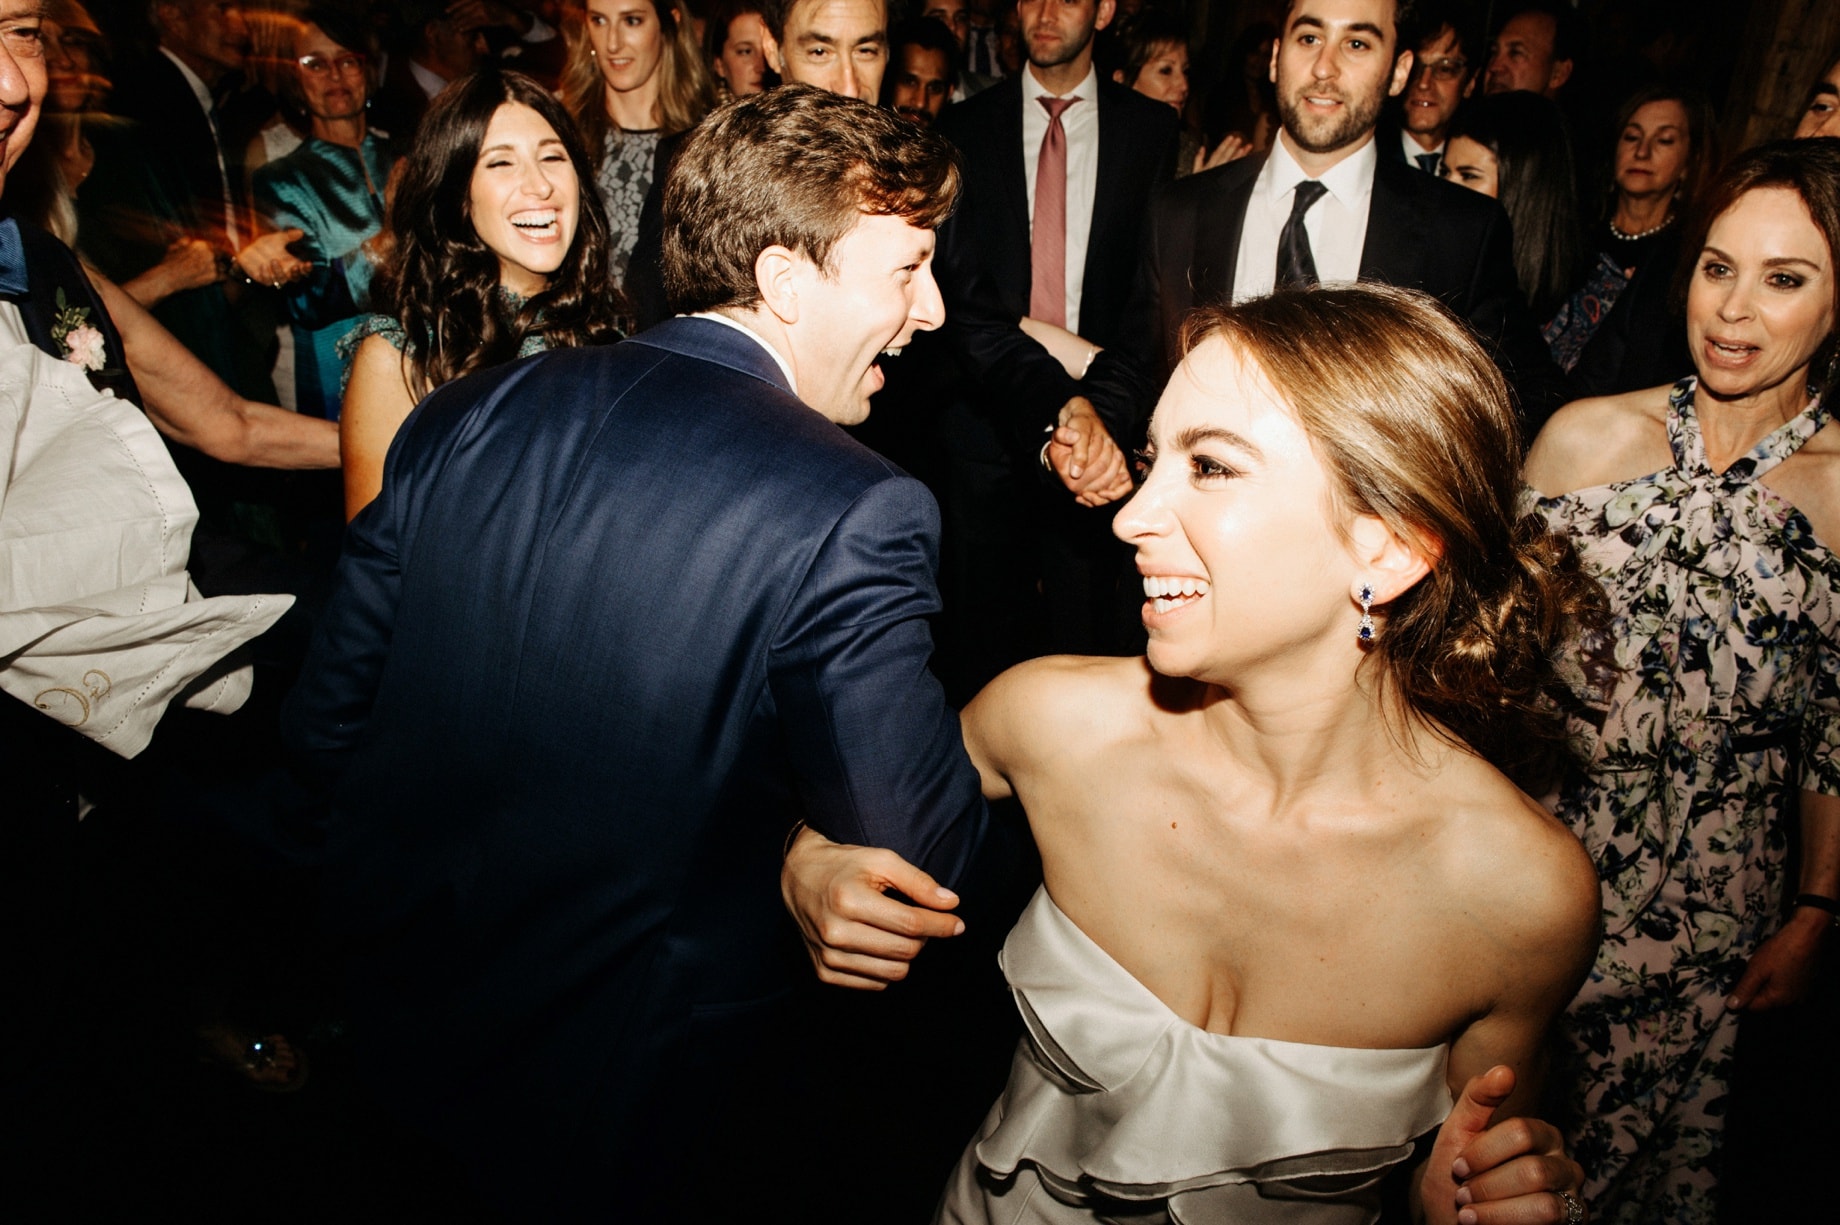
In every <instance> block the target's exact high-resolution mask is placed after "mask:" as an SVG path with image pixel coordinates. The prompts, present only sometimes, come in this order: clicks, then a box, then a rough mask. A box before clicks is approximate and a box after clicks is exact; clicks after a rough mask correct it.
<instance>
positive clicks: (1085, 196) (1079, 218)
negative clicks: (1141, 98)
mask: <svg viewBox="0 0 1840 1225" xmlns="http://www.w3.org/2000/svg"><path fill="white" fill-rule="evenodd" d="M1044 94H1049V95H1053V96H1055V97H1061V98H1078V99H1080V101H1079V102H1078V103H1076V104H1075V105H1073V106H1070V107H1068V108H1067V109H1066V110H1064V111H1062V112H1061V128H1062V130H1063V131H1065V132H1066V133H1067V248H1066V250H1067V282H1066V284H1067V330H1068V331H1069V332H1075V333H1077V332H1078V331H1079V330H1080V290H1081V289H1082V288H1083V287H1084V285H1085V283H1086V241H1087V237H1088V235H1089V234H1090V233H1091V231H1092V215H1093V194H1094V193H1095V192H1096V191H1098V189H1099V73H1098V71H1097V70H1096V69H1088V70H1087V72H1086V79H1085V80H1083V81H1081V82H1080V83H1079V84H1078V85H1076V86H1074V87H1073V89H1072V90H1070V91H1069V92H1068V93H1065V94H1055V93H1054V91H1053V90H1051V89H1049V88H1048V87H1047V86H1045V85H1043V84H1042V83H1041V82H1040V81H1039V80H1037V79H1036V77H1035V65H1033V64H1028V65H1025V66H1024V68H1023V73H1022V169H1023V173H1024V174H1025V175H1027V176H1028V183H1029V229H1030V237H1031V240H1032V239H1033V231H1034V228H1035V169H1036V165H1035V164H1036V162H1037V160H1038V159H1039V158H1040V157H1041V142H1042V141H1043V140H1045V139H1046V138H1047V135H1048V112H1047V110H1046V109H1044V108H1043V106H1042V105H1041V103H1040V102H1038V101H1036V99H1038V98H1040V97H1041V96H1042V95H1044ZM1273 250H1274V251H1275V250H1276V248H1273ZM1272 258H1273V259H1276V258H1277V256H1276V255H1275V254H1274V255H1273V256H1272Z"/></svg>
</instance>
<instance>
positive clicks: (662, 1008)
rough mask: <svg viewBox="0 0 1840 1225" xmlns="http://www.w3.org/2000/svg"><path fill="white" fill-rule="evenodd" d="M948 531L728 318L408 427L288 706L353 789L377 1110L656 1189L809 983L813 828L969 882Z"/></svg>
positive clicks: (358, 530) (422, 415) (335, 885)
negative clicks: (800, 844)
mask: <svg viewBox="0 0 1840 1225" xmlns="http://www.w3.org/2000/svg"><path fill="white" fill-rule="evenodd" d="M938 532H939V522H938V510H937V507H936V506H935V504H934V502H933V499H932V497H931V496H930V495H929V494H928V493H927V491H926V490H925V488H924V487H923V486H921V485H920V484H919V483H918V482H917V481H915V480H913V479H912V478H910V477H908V476H906V475H905V474H903V473H902V472H900V471H899V470H898V469H896V468H894V467H893V466H891V465H890V464H888V463H887V462H886V461H884V460H882V459H881V458H879V457H878V456H876V455H875V454H874V453H872V452H870V451H869V450H867V449H866V448H864V447H862V446H860V445H859V444H857V443H855V442H854V441H852V440H851V439H850V438H848V437H847V436H846V435H845V434H844V433H843V431H842V430H840V429H839V428H838V427H837V426H835V425H833V424H832V423H831V422H829V421H827V420H825V419H824V418H823V417H821V416H820V415H819V414H818V413H817V412H815V411H813V410H812V409H811V408H809V407H807V406H806V405H804V404H803V403H801V402H800V401H799V400H798V399H797V398H795V397H794V396H793V394H792V393H791V392H790V391H789V390H788V387H787V384H786V381H785V378H784V377H783V375H782V374H781V372H780V370H779V368H778V366H777V365H776V364H775V363H774V361H773V360H772V358H771V357H770V356H769V354H768V353H767V352H766V351H765V350H764V349H763V348H762V347H761V346H760V345H759V344H758V343H756V342H755V341H754V340H753V339H751V338H750V337H748V336H746V335H744V334H742V333H740V332H738V331H736V330H734V329H732V328H729V327H726V326H723V325H722V324H719V323H715V322H712V321H709V320H701V319H673V320H669V321H667V322H665V323H663V324H661V325H660V326H658V327H657V328H655V329H653V330H652V331H650V332H647V333H645V334H643V335H641V336H638V337H636V338H634V339H631V340H627V341H624V342H622V343H620V344H617V345H614V346H610V347H605V348H593V349H580V350H565V351H559V352H554V353H549V354H546V355H543V356H541V357H536V358H532V359H529V360H526V361H522V362H516V363H513V364H510V365H508V366H505V367H501V368H498V369H495V370H492V371H490V372H487V373H484V374H480V375H476V376H473V377H471V378H467V379H462V380H460V381H458V382H456V383H454V384H450V385H449V386H447V387H444V388H442V389H440V390H438V391H436V392H435V393H434V394H433V395H432V396H430V397H429V398H428V399H427V400H426V401H425V402H424V403H423V404H422V405H421V406H420V407H419V408H418V409H417V410H416V411H415V413H414V414H413V415H412V416H411V417H410V418H409V420H408V422H407V423H405V425H404V427H403V430H402V432H401V434H399V436H398V438H397V441H396V443H395V445H394V447H393V448H392V450H391V454H390V457H389V461H388V464H387V466H386V472H385V479H384V487H383V493H382V495H381V496H380V497H379V498H378V500H377V501H376V502H375V503H373V504H372V505H371V506H370V507H369V508H368V509H366V510H365V511H364V513H362V514H361V515H360V516H359V517H358V518H357V520H356V521H355V522H354V523H353V524H352V526H351V529H350V533H349V535H348V537H347V541H346V545H345V554H344V556H343V558H342V559H341V561H340V565H339V570H338V575H337V583H336V588H335V591H334V594H333V597H332V599H331V602H330V605H329V607H328V609H327V611H326V613H325V615H324V618H323V621H322V624H321V626H320V628H319V631H318V635H317V638H316V640H315V643H314V647H313V649H312V651H311V654H310V656H309V658H308V660H307V664H306V667H305V670H304V673H303V676H302V678H301V681H300V684H299V686H298V688H297V690H296V691H295V693H294V694H293V695H292V697H291V698H290V704H289V709H288V712H287V719H288V723H289V727H290V734H291V736H292V738H293V740H294V743H295V744H296V746H297V747H298V748H299V749H300V750H302V751H303V752H304V753H306V754H308V755H309V756H311V757H313V758H316V759H317V760H318V761H319V762H320V763H321V764H322V765H324V766H325V767H326V768H327V769H328V770H329V771H330V773H331V774H332V776H333V778H334V779H335V780H336V782H335V797H336V798H335V803H334V820H333V825H332V828H331V830H330V834H329V861H330V863H329V868H328V874H329V880H328V890H329V900H328V908H329V911H330V914H331V917H332V920H333V922H334V923H335V925H337V926H339V927H340V928H342V929H343V931H344V932H345V933H346V934H348V935H349V936H350V937H352V938H353V939H354V940H355V941H356V942H357V947H358V955H357V956H356V957H355V959H354V965H355V967H356V973H355V980H354V985H353V991H354V1003H353V1009H354V1023H355V1025H356V1027H357V1033H358V1036H359V1037H360V1039H365V1038H368V1039H369V1044H370V1046H371V1047H372V1049H378V1048H381V1049H382V1050H383V1051H384V1052H386V1053H387V1054H388V1056H389V1057H388V1058H387V1059H385V1060H383V1061H382V1062H381V1065H380V1071H379V1072H377V1073H376V1074H375V1075H374V1079H375V1078H376V1077H377V1076H381V1078H382V1079H383V1080H384V1082H385V1083H384V1084H383V1086H382V1090H383V1092H384V1094H385V1095H386V1096H387V1097H390V1098H393V1099H395V1100H397V1101H399V1102H407V1103H414V1108H415V1109H416V1110H417V1111H418V1112H420V1113H422V1114H423V1115H424V1120H423V1121H424V1123H425V1124H426V1125H428V1126H429V1127H430V1128H431V1129H433V1130H435V1131H437V1132H438V1133H440V1134H441V1135H443V1136H444V1137H446V1138H447V1139H448V1140H450V1141H451V1142H452V1143H453V1144H455V1145H456V1146H460V1147H462V1148H464V1149H467V1150H476V1151H481V1152H489V1153H491V1155H492V1161H493V1162H495V1163H497V1164H498V1165H500V1166H502V1167H504V1168H506V1169H508V1170H510V1169H516V1168H518V1167H520V1166H521V1167H522V1169H523V1171H524V1173H526V1174H529V1173H530V1172H531V1171H534V1170H543V1171H544V1173H543V1174H542V1176H541V1179H542V1180H543V1181H548V1180H551V1179H555V1178H566V1177H575V1178H576V1179H577V1180H578V1181H579V1179H580V1178H581V1177H583V1176H587V1177H592V1178H600V1177H602V1176H608V1177H613V1178H615V1179H618V1180H621V1182H622V1183H623V1184H624V1185H626V1186H627V1187H630V1186H631V1185H632V1182H631V1181H630V1180H633V1179H639V1180H643V1179H644V1178H645V1177H646V1176H647V1174H648V1171H647V1170H645V1169H643V1168H640V1169H635V1168H633V1165H634V1162H635V1161H641V1160H642V1156H641V1155H642V1154H644V1153H646V1152H647V1151H649V1149H648V1146H647V1145H646V1144H645V1143H644V1141H645V1139H646V1137H647V1134H648V1132H650V1131H653V1130H656V1129H657V1128H659V1126H660V1123H659V1116H658V1115H657V1114H656V1113H655V1109H657V1108H662V1107H659V1105H658V1104H659V1103H660V1102H661V1101H662V1102H668V1101H669V1100H670V1099H671V1098H672V1097H673V1096H680V1097H681V1096H683V1095H686V1094H689V1095H691V1096H694V1092H695V1091H693V1090H692V1089H690V1088H688V1087H687V1082H686V1080H685V1073H684V1072H683V1069H684V1067H685V1066H686V1063H687V1062H689V1061H700V1062H701V1063H702V1064H704V1065H707V1064H708V1063H709V1061H710V1060H711V1059H715V1060H716V1061H717V1062H718V1063H719V1062H720V1061H721V1060H722V1059H724V1058H731V1057H732V1058H734V1059H736V1060H741V1061H743V1062H745V1060H746V1058H747V1056H746V1054H745V1053H744V1047H745V1042H746V1038H747V1036H748V1033H749V1031H750V1029H751V1028H753V1027H755V1025H756V1022H758V1020H759V1018H760V1017H761V1016H762V1015H763V1011H770V1010H772V1009H773V1008H775V1007H776V1006H778V1005H779V1004H781V1003H783V1001H784V999H785V997H787V995H788V994H789V993H790V991H791V988H792V986H793V984H794V983H795V982H796V981H800V980H802V979H805V978H809V976H810V969H809V966H808V964H807V963H806V962H805V960H804V957H803V954H802V952H801V950H800V948H799V945H798V941H797V938H796V929H795V928H794V927H793V925H792V922H791V920H790V918H789V917H788V916H787V915H786V914H785V913H784V911H783V909H782V907H781V903H780V898H779V880H778V867H779V861H780V852H781V847H782V843H783V840H784V839H785V837H786V835H787V832H788V830H789V828H790V827H791V826H792V824H793V823H794V821H796V820H798V819H801V818H803V819H805V820H808V821H809V822H810V823H811V824H812V825H813V826H815V827H816V828H818V829H820V830H822V831H823V832H825V833H826V834H828V835H830V836H831V837H833V838H837V839H840V840H844V841H849V842H858V843H869V844H876V845H881V846H887V847H891V848H893V849H894V850H896V851H898V852H899V853H901V854H902V855H903V856H905V857H907V858H908V859H910V860H912V861H913V862H916V863H918V864H921V865H922V866H924V867H925V868H926V869H927V870H928V871H930V872H932V873H934V874H935V875H936V876H937V877H938V878H940V879H941V880H942V881H946V882H951V881H954V880H956V879H957V878H958V877H959V876H960V875H961V873H962V871H963V870H964V868H965V867H966V866H967V864H968V862H969V860H970V858H971V855H972V853H973V851H974V849H975V847H976V845H977V843H978V841H979V840H980V838H981V836H982V832H983V827H984V823H985V821H986V813H985V809H984V806H983V802H982V799H981V798H980V795H979V784H978V779H977V775H976V772H975V771H974V769H973V768H972V766H971V763H970V761H969V759H968V758H967V757H966V755H965V752H964V748H963V746H962V743H961V742H960V739H959V731H958V721H957V719H956V717H955V716H954V715H953V713H952V711H951V710H950V709H949V708H948V707H947V706H946V704H945V701H944V698H943V694H942V693H941V691H940V689H939V686H938V685H937V683H936V682H935V681H934V680H933V679H932V677H931V675H930V674H929V673H928V671H927V660H928V657H929V655H930V653H931V647H932V643H931V637H930V632H929V629H928V625H927V620H926V619H927V618H928V617H929V616H930V615H931V614H933V613H934V612H935V611H936V610H937V608H938V599H937V595H936V589H935V585H934V571H935V565H936V552H937V541H938ZM399 1043H400V1044H406V1045H399ZM731 1048H732V1056H731V1055H730V1053H729V1052H730V1051H731ZM404 1049H413V1050H414V1051H415V1052H416V1053H415V1055H414V1057H413V1058H412V1059H405V1058H403V1057H402V1052H403V1050H404ZM728 1070H729V1071H730V1072H732V1073H733V1079H728V1078H726V1077H724V1076H722V1075H716V1076H714V1078H713V1081H714V1083H715V1084H717V1085H721V1084H724V1083H727V1084H737V1083H739V1082H740V1081H741V1080H743V1079H744V1078H746V1077H747V1076H749V1075H750V1071H749V1069H747V1068H746V1067H744V1066H743V1067H732V1068H730V1069H728ZM711 1105H719V1104H712V1103H704V1104H702V1105H700V1106H699V1109H704V1108H706V1107H708V1106H711ZM679 1141H681V1137H674V1138H673V1142H674V1143H675V1142H679ZM705 1155H707V1154H705ZM558 1163H560V1164H561V1166H563V1167H565V1168H564V1169H563V1170H561V1171H560V1172H559V1171H558V1170H557V1169H551V1168H548V1167H551V1166H556V1165H557V1164H558ZM578 1163H586V1164H578ZM529 1185H535V1184H534V1182H533V1183H532V1184H529ZM601 1186H602V1189H603V1191H604V1187H605V1184H601ZM531 1202H532V1201H529V1200H528V1199H526V1200H524V1201H523V1202H522V1208H521V1210H522V1211H530V1209H531ZM559 1211H560V1210H559ZM529 1219H536V1218H535V1217H531V1218H529Z"/></svg>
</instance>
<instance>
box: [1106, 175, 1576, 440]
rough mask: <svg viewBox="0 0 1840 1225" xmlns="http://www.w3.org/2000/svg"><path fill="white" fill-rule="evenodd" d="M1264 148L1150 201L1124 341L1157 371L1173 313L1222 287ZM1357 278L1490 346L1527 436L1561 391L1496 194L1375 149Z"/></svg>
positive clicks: (1181, 314)
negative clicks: (1430, 305) (1399, 294)
mask: <svg viewBox="0 0 1840 1225" xmlns="http://www.w3.org/2000/svg"><path fill="white" fill-rule="evenodd" d="M1263 165H1264V159H1263V158H1255V157H1249V158H1243V159H1241V160H1240V161H1237V162H1232V163H1229V164H1228V165H1225V166H1222V167H1219V168H1218V169H1215V170H1209V171H1205V172H1203V173H1201V174H1196V175H1190V176H1189V177H1188V178H1185V179H1179V180H1177V181H1176V182H1175V183H1173V184H1171V185H1170V186H1169V187H1168V188H1166V189H1164V191H1163V192H1162V193H1160V194H1159V196H1158V198H1157V199H1156V201H1155V202H1154V203H1153V204H1152V206H1151V210H1150V229H1151V233H1150V238H1149V240H1148V247H1147V250H1146V251H1145V256H1144V261H1143V264H1142V266H1141V268H1140V270H1139V276H1138V282H1137V289H1136V296H1135V299H1134V301H1135V308H1134V314H1133V316H1132V318H1131V323H1132V325H1133V326H1134V327H1138V328H1140V329H1142V330H1140V331H1138V332H1137V333H1136V334H1135V335H1134V336H1133V337H1132V340H1131V342H1130V343H1131V345H1132V347H1133V349H1134V350H1135V351H1137V352H1139V353H1142V354H1144V355H1146V356H1147V357H1148V358H1149V359H1151V360H1153V361H1154V362H1156V363H1157V366H1158V369H1159V370H1160V372H1161V373H1162V374H1163V375H1165V376H1167V374H1168V373H1169V371H1171V370H1173V369H1174V367H1175V364H1176V362H1177V361H1178V360H1179V359H1180V356H1181V355H1180V353H1179V352H1178V351H1177V344H1178V339H1179V336H1180V332H1181V326H1182V320H1183V319H1184V318H1186V317H1187V315H1188V313H1189V311H1190V310H1192V309H1193V308H1195V307H1197V306H1207V305H1219V304H1223V303H1225V302H1228V301H1230V300H1231V299H1232V296H1233V280H1234V276H1235V273H1236V271H1237V269H1238V265H1239V245H1240V234H1241V231H1242V230H1243V229H1244V228H1245V221H1246V207H1247V204H1248V203H1249V202H1250V200H1251V198H1252V189H1253V185H1254V183H1255V182H1256V181H1257V179H1258V175H1259V170H1260V168H1261V167H1262V166H1263ZM1360 279H1361V280H1363V281H1379V282H1381V283H1382V284H1386V285H1395V286H1399V287H1402V288H1406V289H1418V290H1423V291H1424V292H1426V293H1428V294H1431V295H1433V296H1434V297H1436V298H1438V299H1439V300H1440V301H1442V302H1443V303H1444V305H1445V306H1447V307H1449V308H1450V310H1451V311H1452V313H1454V314H1455V315H1456V316H1457V317H1458V318H1460V319H1464V320H1466V321H1468V323H1469V325H1470V327H1471V328H1473V329H1474V330H1475V332H1476V334H1477V335H1478V336H1480V337H1481V338H1482V340H1483V341H1484V342H1485V343H1486V344H1487V345H1488V346H1489V347H1490V350H1491V352H1492V354H1493V355H1494V356H1495V358H1496V360H1497V361H1498V362H1499V363H1500V365H1501V367H1502V373H1503V375H1504V376H1505V377H1506V378H1507V380H1508V383H1509V385H1510V386H1511V387H1513V388H1514V389H1515V391H1516V392H1517V394H1518V396H1519V398H1520V401H1521V413H1522V418H1523V428H1524V430H1525V433H1526V437H1527V439H1529V440H1531V439H1532V437H1533V432H1534V431H1535V430H1537V429H1538V427H1539V425H1540V423H1541V422H1543V421H1544V420H1545V419H1546V417H1547V416H1549V415H1550V414H1551V413H1552V412H1553V410H1554V409H1556V408H1557V407H1558V406H1559V404H1560V402H1561V401H1562V399H1563V390H1562V387H1561V382H1560V374H1559V371H1558V368H1557V367H1555V366H1554V365H1553V364H1552V359H1551V357H1550V356H1549V355H1548V354H1547V351H1546V344H1545V342H1544V341H1543V340H1541V339H1540V336H1539V333H1538V332H1537V331H1535V329H1534V324H1533V320H1532V317H1531V316H1530V315H1529V314H1528V312H1527V310H1526V308H1525V306H1524V305H1523V299H1522V298H1521V293H1520V289H1519V286H1518V284H1517V282H1516V280H1515V273H1514V257H1513V238H1512V234H1511V232H1510V230H1509V226H1508V214H1507V213H1506V212H1505V211H1503V209H1502V207H1501V205H1499V204H1497V203H1496V202H1495V201H1493V200H1491V199H1489V198H1488V197H1486V196H1483V195H1481V194H1479V193H1477V192H1473V191H1470V190H1468V189H1467V188H1463V187H1458V186H1457V185H1455V184H1453V183H1447V182H1445V181H1443V180H1442V179H1438V178H1435V177H1433V176H1431V175H1428V174H1426V173H1425V172H1424V171H1422V170H1420V169H1418V168H1417V167H1416V166H1409V165H1407V164H1406V163H1405V161H1404V160H1403V159H1400V160H1397V161H1396V160H1393V159H1391V158H1387V157H1384V156H1382V157H1379V158H1377V159H1376V161H1375V166H1374V187H1373V196H1372V200H1371V202H1370V204H1369V206H1368V214H1367V237H1366V241H1365V243H1364V244H1363V246H1362V248H1361V266H1360Z"/></svg>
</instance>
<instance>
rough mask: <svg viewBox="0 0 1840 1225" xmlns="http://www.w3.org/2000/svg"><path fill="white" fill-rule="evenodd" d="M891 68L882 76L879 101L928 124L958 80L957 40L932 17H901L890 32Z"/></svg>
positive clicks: (901, 113) (898, 113) (937, 113)
mask: <svg viewBox="0 0 1840 1225" xmlns="http://www.w3.org/2000/svg"><path fill="white" fill-rule="evenodd" d="M888 45H889V48H890V55H889V62H890V64H891V68H890V70H889V73H888V75H887V76H886V77H884V78H883V79H882V105H883V106H891V107H893V108H894V111H895V113H896V114H897V115H901V116H903V117H905V118H907V119H911V120H912V121H913V122H915V123H917V124H919V125H920V126H922V127H931V126H932V123H933V121H934V120H935V119H937V118H939V113H940V112H941V111H943V110H945V109H946V104H947V103H949V102H951V100H952V91H953V89H954V88H955V87H956V85H957V83H958V44H957V43H955V42H953V41H952V32H951V31H950V30H948V29H946V28H945V27H944V26H942V25H940V24H939V23H938V22H937V21H935V20H933V19H932V18H931V17H921V18H917V19H915V20H912V21H903V22H901V23H900V24H899V25H897V26H895V28H894V29H893V30H892V31H891V32H890V33H889V36H888Z"/></svg>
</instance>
